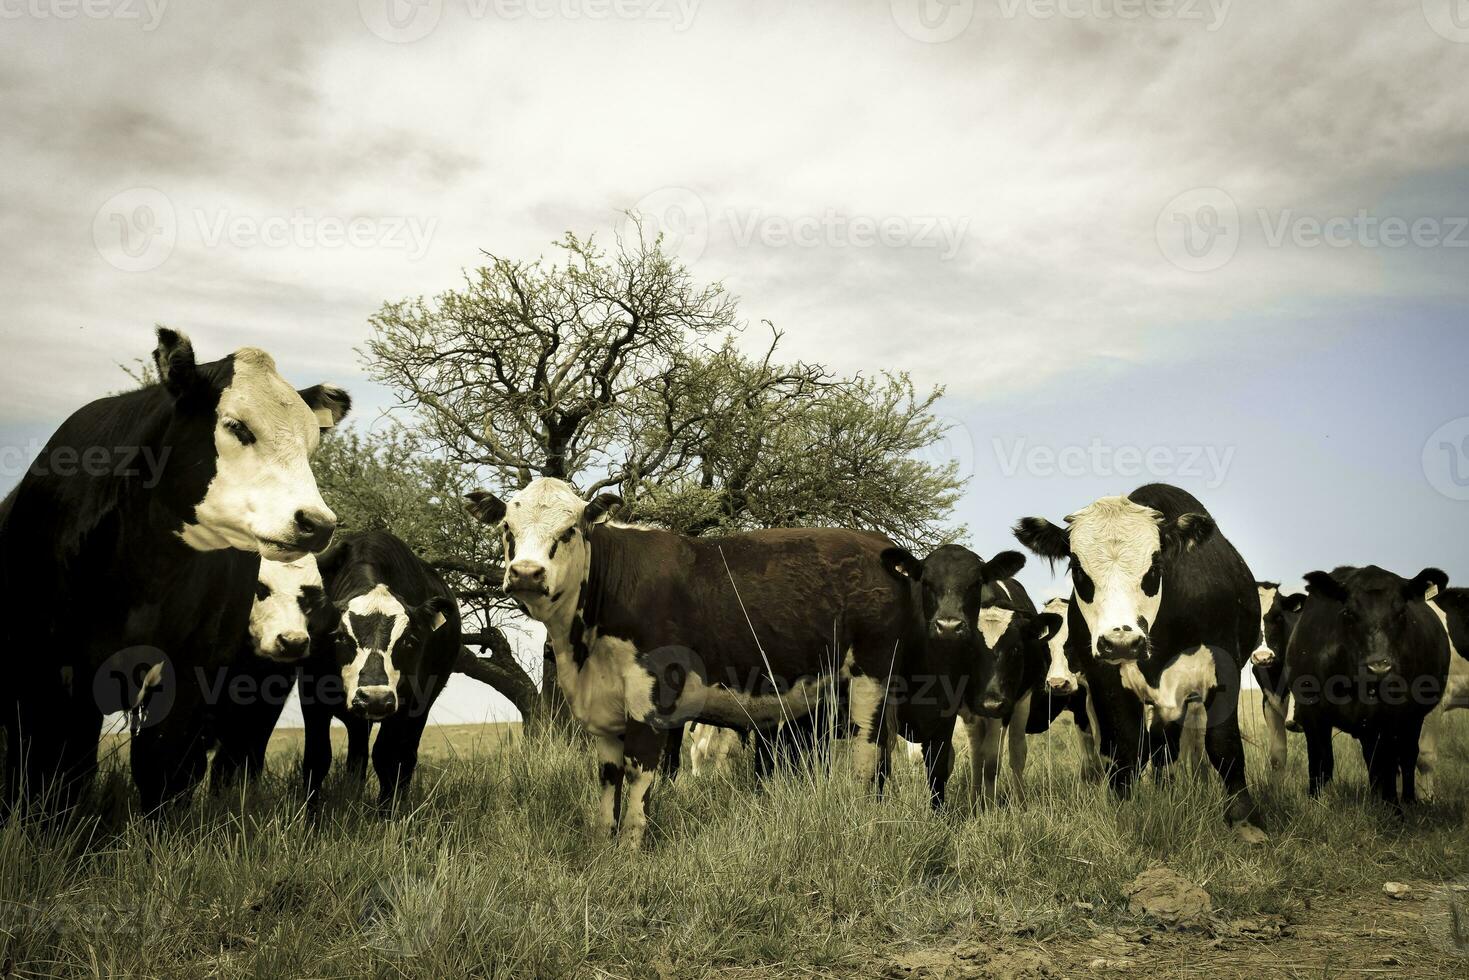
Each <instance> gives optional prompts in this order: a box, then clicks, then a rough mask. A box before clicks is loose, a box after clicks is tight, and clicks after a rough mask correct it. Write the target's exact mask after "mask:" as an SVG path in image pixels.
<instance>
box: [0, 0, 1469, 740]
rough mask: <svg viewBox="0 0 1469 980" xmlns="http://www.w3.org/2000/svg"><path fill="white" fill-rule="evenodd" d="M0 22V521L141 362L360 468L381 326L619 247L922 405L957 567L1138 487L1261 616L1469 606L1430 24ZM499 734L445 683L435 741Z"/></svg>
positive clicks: (1413, 6) (1333, 17)
mask: <svg viewBox="0 0 1469 980" xmlns="http://www.w3.org/2000/svg"><path fill="white" fill-rule="evenodd" d="M0 20H3V24H0V122H3V125H0V156H3V159H4V160H5V166H4V167H3V168H0V192H3V201H4V204H3V208H0V295H3V296H4V298H5V301H6V302H5V314H4V320H3V323H4V327H3V330H0V381H3V383H0V485H4V486H9V485H10V484H12V483H14V482H15V480H17V479H18V478H19V475H20V473H21V472H23V470H24V467H25V466H26V465H27V463H28V462H29V460H30V458H31V456H33V455H34V452H35V451H36V449H38V448H39V446H40V444H41V443H42V442H44V440H45V438H46V437H47V436H48V435H49V434H50V432H51V431H52V430H53V429H54V428H55V426H56V425H57V424H58V423H59V422H60V421H61V419H63V418H64V417H65V416H66V415H67V414H68V413H69V412H70V411H71V410H73V409H74V408H76V407H77V406H79V405H81V404H83V403H85V402H86V401H88V400H90V399H91V398H94V397H97V396H98V395H99V394H102V393H105V392H107V391H110V390H114V389H116V388H117V387H119V386H120V384H121V383H122V381H123V379H122V376H121V375H120V373H119V371H118V368H117V364H118V363H119V362H129V361H131V360H132V359H133V358H136V357H145V356H147V354H148V352H149V350H150V349H151V346H152V337H151V328H152V325H153V324H154V323H160V322H161V323H167V324H169V325H171V326H174V327H177V328H180V329H183V330H185V331H187V332H188V333H189V334H190V335H191V336H192V337H193V339H194V341H195V344H196V347H197V348H198V349H199V351H200V354H201V356H204V357H213V356H219V355H222V354H224V353H227V352H229V351H231V350H233V349H235V348H237V347H239V346H243V345H246V344H250V345H256V346H261V347H264V348H266V349H267V350H269V351H271V352H272V353H273V354H274V355H275V356H276V358H277V360H278V362H279V363H280V364H281V366H282V369H283V373H285V374H286V375H287V376H288V377H289V378H290V379H291V380H293V381H296V382H299V383H300V384H302V385H305V384H310V383H315V382H317V381H321V380H331V381H334V382H336V383H339V384H343V385H344V386H346V387H348V388H349V389H350V390H351V391H352V392H353V394H354V396H355V398H356V401H357V409H356V413H357V418H358V420H359V424H362V423H367V424H370V423H371V422H372V420H373V419H374V418H375V417H377V415H378V414H379V413H380V412H381V411H382V410H383V409H384V408H386V407H387V406H389V405H390V404H391V403H392V401H393V399H392V394H391V393H390V392H388V391H385V390H383V389H381V388H379V387H377V386H375V385H373V384H371V383H370V382H368V381H367V380H366V379H365V378H364V377H363V370H362V366H361V364H360V361H359V359H358V356H357V354H356V353H355V351H356V349H357V348H358V347H360V346H361V345H362V344H363V342H364V341H365V339H366V337H367V329H368V328H367V319H368V317H369V316H370V315H371V314H372V313H373V312H374V311H375V310H376V309H377V308H378V307H379V306H381V304H382V303H384V302H385V301H391V300H398V299H403V298H406V297H411V296H418V295H432V294H435V293H437V292H439V291H442V290H444V289H448V288H453V287H454V286H456V285H457V284H458V283H459V281H460V277H461V274H462V270H463V269H465V268H467V267H472V266H473V265H475V264H476V263H477V262H479V261H480V260H481V259H482V255H481V252H482V250H483V251H489V252H493V253H495V254H498V255H506V256H513V257H520V258H530V257H534V256H536V255H542V254H544V255H548V256H549V255H553V254H554V249H553V248H552V247H551V242H553V241H554V240H555V239H557V238H559V237H560V236H561V235H562V234H563V233H564V232H566V231H568V230H570V231H575V232H578V233H582V234H589V233H597V234H600V235H603V236H604V237H605V236H610V235H612V234H615V233H616V232H617V231H618V230H619V229H621V228H622V227H623V223H624V222H625V220H626V218H625V216H624V212H626V211H627V210H628V209H636V210H638V211H639V212H640V213H642V214H643V215H644V216H646V217H647V219H648V220H650V221H652V222H654V223H655V224H656V226H657V227H658V228H660V229H661V230H663V231H664V232H665V233H666V234H667V235H668V236H669V237H668V240H669V242H670V243H671V245H672V246H673V247H674V248H676V249H677V251H678V254H679V255H680V257H681V258H683V259H684V260H685V261H686V262H687V263H689V265H690V267H691V268H692V269H693V270H694V272H695V273H696V274H697V275H699V276H700V277H702V278H705V279H707V280H710V281H714V280H718V281H722V282H723V283H724V284H725V285H726V286H727V287H728V288H729V290H730V291H731V292H733V293H735V294H736V295H737V296H739V297H740V299H741V310H742V313H743V315H744V316H745V317H746V318H747V319H748V320H749V321H750V322H751V323H757V324H758V322H759V321H761V320H767V319H768V320H770V321H773V322H774V323H775V324H777V325H778V326H779V327H780V328H782V329H783V330H784V331H785V332H786V339H785V351H786V354H787V356H789V357H791V358H793V359H794V358H812V359H819V360H821V361H823V362H825V363H827V364H829V365H830V366H831V367H832V368H834V369H836V370H839V371H843V372H847V373H852V372H859V371H861V372H871V371H874V370H877V369H882V368H887V369H900V370H906V371H909V372H911V373H912V375H913V377H914V379H915V380H916V381H917V382H918V383H920V384H921V385H925V386H935V385H940V386H943V387H944V389H945V392H946V395H945V398H944V400H943V401H942V403H941V411H942V412H943V414H944V416H945V417H946V418H947V419H948V420H950V421H951V423H952V430H951V434H950V437H949V439H948V440H947V441H946V443H945V444H944V445H943V446H940V447H935V449H934V451H933V458H934V459H935V460H936V461H942V460H946V459H949V458H954V459H957V460H958V461H959V463H960V465H961V469H962V470H963V471H964V472H965V473H966V475H969V476H970V477H971V479H970V483H969V485H968V491H967V493H966V495H965V498H964V500H963V501H962V503H961V505H960V506H959V508H958V510H957V512H956V515H955V518H956V521H961V522H963V523H965V524H967V525H968V527H969V529H970V531H971V534H970V538H969V543H970V544H971V545H972V546H973V547H975V548H976V550H978V551H980V553H981V554H984V555H986V556H988V555H990V554H992V553H993V552H994V551H998V550H1001V549H1004V548H1007V547H1014V546H1015V545H1014V542H1013V539H1012V538H1010V537H1009V534H1008V530H1007V529H1008V527H1009V526H1010V525H1011V524H1012V523H1013V522H1014V520H1015V519H1016V518H1018V517H1020V516H1023V515H1028V514H1038V515H1042V516H1046V517H1049V518H1050V519H1052V520H1059V519H1060V518H1062V517H1064V516H1065V515H1066V514H1068V513H1070V512H1072V511H1074V510H1076V509H1078V508H1079V507H1081V506H1084V505H1085V504H1086V503H1088V502H1090V501H1091V500H1093V499H1095V498H1096V497H1098V496H1103V495H1107V494H1115V493H1124V492H1126V491H1127V490H1130V489H1132V488H1133V487H1136V486H1138V485H1140V484H1142V483H1145V482H1150V481H1152V480H1165V481H1167V482H1172V483H1176V484H1178V485H1180V486H1183V487H1185V488H1186V489H1189V490H1190V491H1192V492H1194V493H1195V494H1196V495H1197V496H1198V497H1199V498H1200V499H1201V500H1203V501H1204V502H1205V504H1206V505H1207V506H1208V507H1209V509H1210V511H1211V512H1212V513H1213V515H1214V517H1215V518H1216V520H1217V521H1218V523H1219V526H1220V528H1221V530H1222V531H1223V532H1224V533H1225V534H1226V535H1227V536H1228V537H1229V538H1230V539H1231V540H1232V541H1233V542H1234V543H1235V545H1236V546H1237V547H1239V549H1240V550H1241V552H1242V553H1243V554H1244V556H1245V558H1246V559H1247V561H1248V562H1249V563H1250V565H1251V567H1252V569H1253V570H1254V571H1255V573H1256V575H1257V576H1258V577H1260V578H1269V579H1280V580H1284V581H1286V582H1287V583H1292V582H1299V580H1300V578H1301V576H1302V575H1303V574H1304V573H1305V572H1307V571H1309V570H1311V569H1313V568H1318V567H1329V566H1332V565H1335V564H1341V563H1365V562H1375V563H1378V564H1381V565H1383V566H1385V567H1388V568H1391V569H1394V570H1397V571H1400V572H1402V573H1405V574H1410V575H1411V574H1412V573H1414V572H1416V571H1417V570H1418V569H1419V568H1421V567H1423V566H1425V565H1437V566H1440V567H1442V568H1444V569H1445V570H1446V571H1448V573H1449V575H1450V577H1451V579H1454V580H1458V581H1463V582H1465V583H1466V584H1469V545H1466V536H1465V529H1466V526H1469V522H1466V518H1469V502H1466V500H1469V385H1466V383H1465V375H1466V365H1469V332H1466V329H1465V327H1466V312H1469V85H1466V84H1465V79H1469V0H1400V2H1363V0H1340V2H1335V0H1333V2H1326V0H1322V2H1314V0H1313V2H1280V0H882V2H851V0H847V2H820V0H807V2H791V3H778V2H774V0H754V2H741V3H735V2H731V0H720V2H716V0H702V2H701V0H615V2H614V0H324V2H322V3H320V4H309V5H308V4H298V3H295V2H289V0H263V2H259V3H252V4H249V5H221V4H207V3H199V2H192V3H185V2H181V0H172V2H170V0H0ZM751 333H752V342H758V340H759V339H761V338H762V337H763V334H761V332H760V331H758V330H756V331H752V332H751ZM1021 578H1022V580H1023V581H1024V582H1025V583H1026V584H1027V585H1028V586H1029V587H1030V589H1031V591H1032V592H1033V593H1034V594H1035V595H1036V596H1037V598H1041V597H1044V596H1046V595H1050V594H1052V593H1053V592H1054V591H1056V589H1057V588H1058V583H1056V582H1055V581H1054V580H1053V579H1052V577H1051V575H1050V573H1049V571H1048V570H1047V569H1046V568H1045V566H1044V564H1043V563H1039V562H1035V561H1033V562H1032V564H1031V566H1030V567H1029V568H1027V569H1026V570H1025V572H1023V573H1022V575H1021ZM528 642H533V641H532V640H528ZM503 711H504V704H503V702H500V701H498V700H497V699H494V698H489V697H487V696H486V689H484V688H483V687H481V686H479V685H477V684H474V683H473V682H469V681H466V680H464V679H459V680H458V681H457V682H456V684H455V686H454V687H453V688H452V689H451V691H450V693H449V694H448V695H447V696H446V698H445V699H444V701H443V702H442V703H441V705H440V706H439V708H437V709H436V714H435V718H436V720H439V721H457V720H479V719H481V718H483V717H486V716H489V715H496V714H498V713H503Z"/></svg>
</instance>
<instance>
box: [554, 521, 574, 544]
mask: <svg viewBox="0 0 1469 980" xmlns="http://www.w3.org/2000/svg"><path fill="white" fill-rule="evenodd" d="M574 537H576V525H575V524H573V525H571V527H569V528H567V529H566V530H564V531H562V532H561V537H559V538H557V539H556V540H557V541H560V542H561V543H562V544H566V542H568V541H570V540H571V539H572V538H574Z"/></svg>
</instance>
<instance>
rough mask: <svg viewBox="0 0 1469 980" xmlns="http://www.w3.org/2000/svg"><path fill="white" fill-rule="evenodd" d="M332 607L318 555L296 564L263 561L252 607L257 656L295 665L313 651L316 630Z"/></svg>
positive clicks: (253, 633) (253, 640)
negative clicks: (328, 600)
mask: <svg viewBox="0 0 1469 980" xmlns="http://www.w3.org/2000/svg"><path fill="white" fill-rule="evenodd" d="M330 608H331V604H330V603H328V602H327V601H326V593H325V592H324V591H323V589H322V586H321V571H320V570H319V569H318V568H317V567H316V556H315V555H306V556H304V557H302V558H297V559H296V560H295V561H292V562H276V561H262V562H261V563H260V574H259V577H258V579H257V580H256V582H255V604H254V605H253V606H251V607H250V642H251V645H252V646H253V647H254V650H255V653H256V655H257V656H261V657H264V658H266V659H267V660H275V661H277V662H279V663H295V662H297V661H299V660H302V659H304V658H305V656H306V654H308V653H310V652H311V634H312V632H313V630H312V627H313V626H315V627H317V628H318V629H319V628H321V627H322V626H323V625H324V624H323V622H322V620H323V618H324V616H323V614H324V613H325V614H328V615H329V613H328V610H329V609H330Z"/></svg>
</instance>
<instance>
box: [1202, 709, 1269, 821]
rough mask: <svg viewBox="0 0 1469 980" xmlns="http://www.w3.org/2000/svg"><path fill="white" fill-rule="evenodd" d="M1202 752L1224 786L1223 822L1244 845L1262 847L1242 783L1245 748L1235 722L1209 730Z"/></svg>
mask: <svg viewBox="0 0 1469 980" xmlns="http://www.w3.org/2000/svg"><path fill="white" fill-rule="evenodd" d="M1204 748H1205V749H1206V750H1207V751H1208V754H1209V762H1210V763H1212V764H1213V766H1214V771H1215V772H1217V773H1219V778H1220V779H1221V780H1222V781H1223V782H1224V792H1225V794H1226V802H1225V804H1224V822H1225V823H1226V824H1228V825H1229V826H1230V827H1232V828H1234V831H1235V833H1236V834H1237V835H1238V836H1239V838H1240V839H1241V840H1243V841H1244V842H1245V843H1247V844H1262V843H1264V842H1265V840H1266V837H1265V831H1264V829H1263V828H1262V827H1261V826H1260V815H1259V813H1258V812H1257V811H1256V809H1255V800H1254V798H1253V797H1252V796H1250V789H1249V786H1248V785H1247V784H1246V782H1245V746H1244V740H1243V739H1242V738H1240V734H1239V723H1238V719H1237V718H1235V717H1233V716H1231V717H1229V718H1227V719H1225V720H1224V721H1222V722H1220V723H1219V724H1217V725H1214V726H1212V727H1211V728H1209V729H1208V731H1207V732H1206V733H1205V736H1204Z"/></svg>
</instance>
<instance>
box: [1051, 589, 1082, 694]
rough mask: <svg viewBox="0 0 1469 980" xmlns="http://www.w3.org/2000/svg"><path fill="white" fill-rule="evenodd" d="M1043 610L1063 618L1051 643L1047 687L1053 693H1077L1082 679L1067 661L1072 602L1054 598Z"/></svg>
mask: <svg viewBox="0 0 1469 980" xmlns="http://www.w3.org/2000/svg"><path fill="white" fill-rule="evenodd" d="M1043 611H1044V612H1048V613H1051V614H1052V615H1055V616H1059V617H1060V618H1061V628H1060V629H1058V630H1056V632H1055V634H1054V635H1052V637H1051V639H1050V643H1049V646H1050V654H1051V660H1050V664H1049V666H1047V667H1046V688H1047V689H1048V690H1049V691H1050V692H1051V693H1052V694H1055V695H1059V696H1061V697H1066V696H1069V695H1072V694H1075V693H1076V691H1077V689H1078V688H1079V687H1080V686H1081V681H1080V680H1079V679H1078V678H1077V676H1076V673H1075V671H1073V670H1072V669H1071V665H1070V664H1069V663H1067V661H1066V638H1067V637H1068V636H1070V635H1071V627H1070V625H1069V623H1068V618H1069V613H1070V611H1071V602H1070V600H1068V599H1066V598H1057V599H1052V600H1051V601H1050V602H1048V603H1046V607H1045V609H1044V610H1043Z"/></svg>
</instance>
